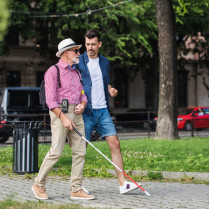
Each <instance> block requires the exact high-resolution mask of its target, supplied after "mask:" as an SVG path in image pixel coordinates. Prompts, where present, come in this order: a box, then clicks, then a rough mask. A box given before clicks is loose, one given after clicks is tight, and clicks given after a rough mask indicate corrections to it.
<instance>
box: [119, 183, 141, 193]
mask: <svg viewBox="0 0 209 209" xmlns="http://www.w3.org/2000/svg"><path fill="white" fill-rule="evenodd" d="M138 185H139V186H142V185H141V184H138ZM138 188H139V187H138V186H137V187H136V188H133V189H129V190H126V192H123V193H120V194H126V193H128V192H130V191H133V190H135V189H138Z"/></svg>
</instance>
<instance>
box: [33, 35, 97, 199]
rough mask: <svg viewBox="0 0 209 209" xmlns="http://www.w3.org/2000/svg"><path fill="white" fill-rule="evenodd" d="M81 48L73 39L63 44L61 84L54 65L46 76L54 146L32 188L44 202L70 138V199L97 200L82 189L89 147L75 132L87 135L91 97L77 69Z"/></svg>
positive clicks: (61, 52) (60, 55) (58, 55)
mask: <svg viewBox="0 0 209 209" xmlns="http://www.w3.org/2000/svg"><path fill="white" fill-rule="evenodd" d="M80 47H81V45H76V44H75V42H74V41H73V40H72V39H70V38H68V39H65V40H63V41H61V42H60V43H59V45H58V52H57V53H56V56H57V57H60V60H59V62H58V63H57V64H56V65H57V67H58V69H59V72H60V84H59V82H58V79H57V76H58V72H57V69H56V67H55V66H54V65H53V66H51V67H50V68H49V69H48V70H47V71H46V73H45V75H44V80H45V92H46V103H47V105H48V107H49V114H50V119H51V132H52V145H51V148H50V150H49V152H48V153H47V154H46V156H45V159H44V160H43V162H42V165H41V168H40V170H39V173H38V176H37V177H36V178H35V183H34V184H33V186H32V190H33V192H34V194H35V196H36V198H38V199H41V200H45V199H48V196H47V194H46V189H45V183H46V178H47V175H48V174H49V172H50V171H51V170H52V168H53V166H54V164H55V163H56V162H57V161H58V159H59V158H60V156H61V154H62V152H63V149H64V146H65V142H66V137H67V138H68V142H69V146H70V147H71V149H72V171H71V182H70V183H71V192H70V196H71V198H72V199H94V198H95V197H94V196H93V195H89V194H87V193H86V192H85V191H84V190H85V189H84V190H83V187H82V174H83V168H84V163H85V154H86V146H85V141H84V140H83V139H82V138H81V137H80V136H78V135H77V134H76V133H75V132H74V131H73V127H76V129H77V130H78V131H79V132H81V133H83V134H84V133H85V132H84V122H83V118H82V113H83V111H84V108H85V106H86V103H87V98H86V96H85V94H84V93H83V85H82V83H81V75H80V73H79V72H78V71H77V69H76V68H75V66H74V64H78V63H79V55H80V52H79V48H80Z"/></svg>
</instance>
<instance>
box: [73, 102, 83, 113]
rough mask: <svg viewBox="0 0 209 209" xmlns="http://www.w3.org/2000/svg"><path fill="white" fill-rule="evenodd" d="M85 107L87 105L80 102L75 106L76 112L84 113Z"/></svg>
mask: <svg viewBox="0 0 209 209" xmlns="http://www.w3.org/2000/svg"><path fill="white" fill-rule="evenodd" d="M84 108H85V106H84V105H83V104H78V105H77V106H76V107H75V113H76V114H82V113H83V111H84Z"/></svg>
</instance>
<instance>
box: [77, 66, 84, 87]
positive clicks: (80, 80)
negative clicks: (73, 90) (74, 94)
mask: <svg viewBox="0 0 209 209" xmlns="http://www.w3.org/2000/svg"><path fill="white" fill-rule="evenodd" d="M75 72H76V73H77V74H78V77H79V79H80V82H81V84H82V86H83V81H82V80H81V76H80V74H79V72H78V70H77V69H76V68H75Z"/></svg>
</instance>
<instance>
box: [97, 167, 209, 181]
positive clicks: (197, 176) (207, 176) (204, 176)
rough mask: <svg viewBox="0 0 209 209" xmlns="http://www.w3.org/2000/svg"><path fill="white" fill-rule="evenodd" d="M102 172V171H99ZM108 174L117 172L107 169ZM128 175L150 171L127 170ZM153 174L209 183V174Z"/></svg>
mask: <svg viewBox="0 0 209 209" xmlns="http://www.w3.org/2000/svg"><path fill="white" fill-rule="evenodd" d="M98 170H100V169H98ZM107 172H109V173H110V174H112V175H113V176H116V173H115V170H110V169H107ZM125 172H126V173H127V174H131V175H132V176H147V174H148V171H137V170H133V171H128V170H125ZM150 172H152V173H161V174H162V176H163V178H169V179H179V178H190V179H195V180H203V181H209V173H199V172H169V171H150Z"/></svg>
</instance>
